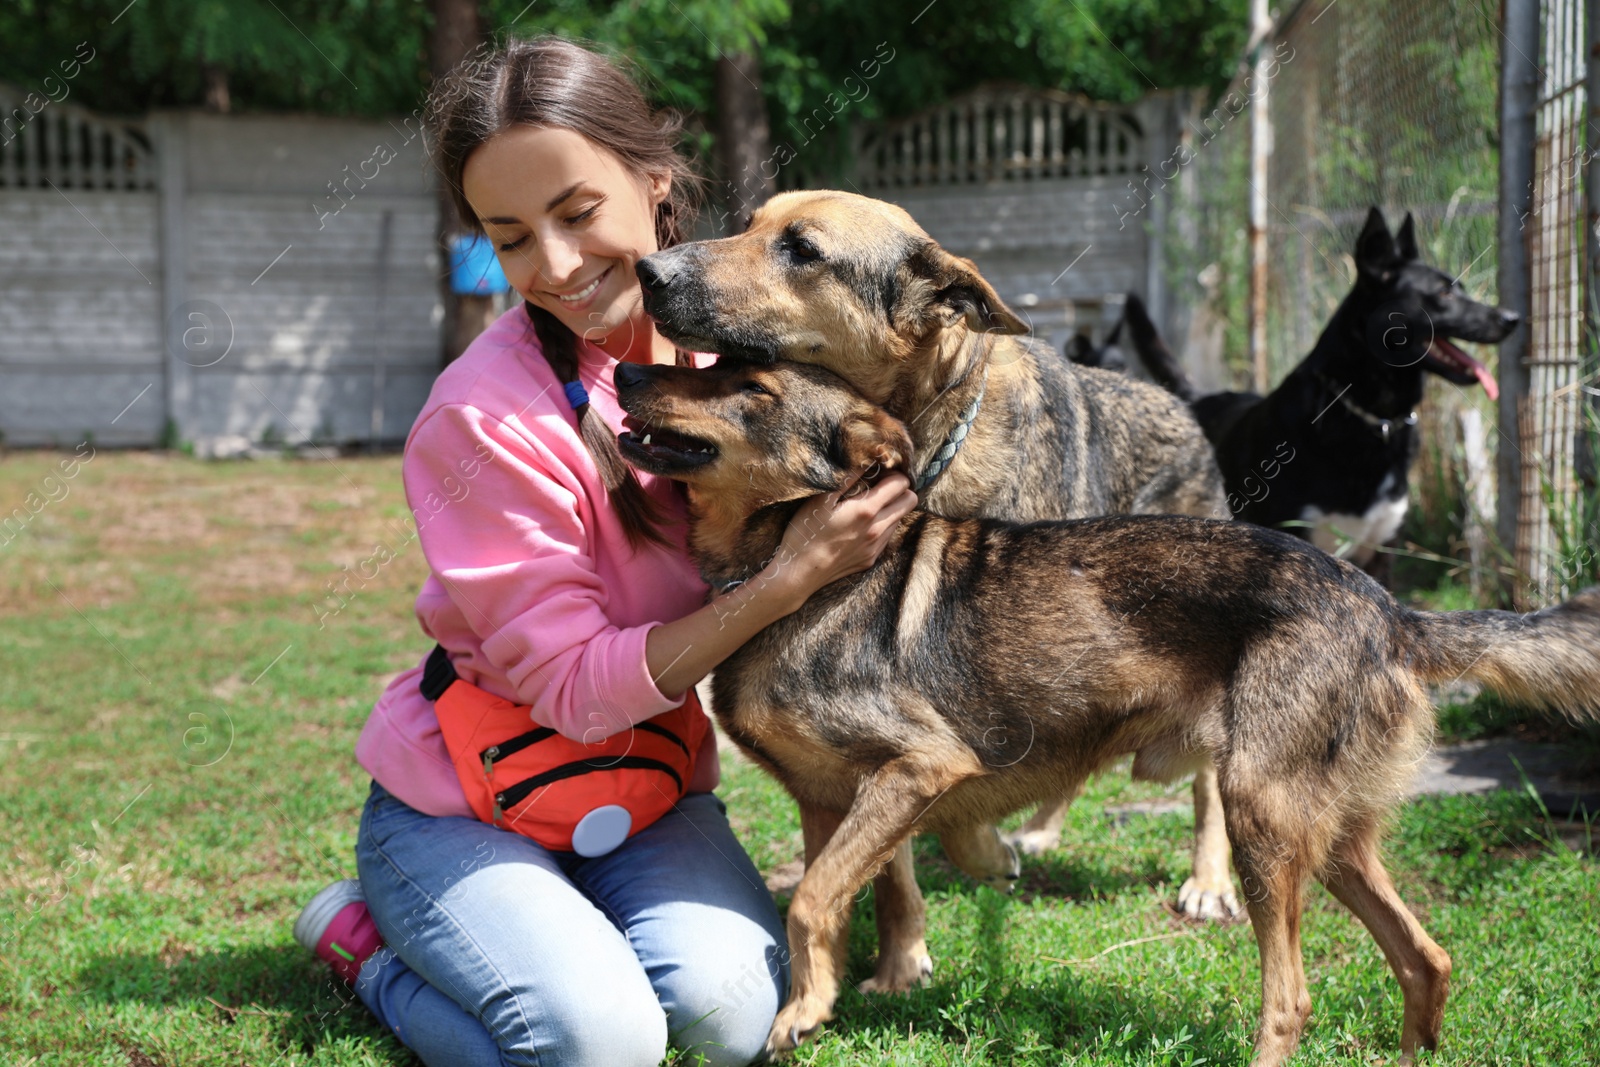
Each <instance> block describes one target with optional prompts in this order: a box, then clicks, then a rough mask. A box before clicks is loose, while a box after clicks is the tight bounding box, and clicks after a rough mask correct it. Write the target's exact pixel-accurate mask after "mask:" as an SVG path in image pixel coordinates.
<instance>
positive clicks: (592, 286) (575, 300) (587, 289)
mask: <svg viewBox="0 0 1600 1067" xmlns="http://www.w3.org/2000/svg"><path fill="white" fill-rule="evenodd" d="M614 270H616V267H607V268H606V269H605V270H603V271H601V272H600V276H599V277H598V278H596V279H595V280H594V281H592V282H590V283H589V284H588V285H586V286H584V287H583V288H582V289H579V290H578V291H577V292H576V293H573V294H572V295H571V296H562V295H560V294H559V293H551V294H550V295H551V296H553V297H555V298H556V299H557V300H559V301H561V302H562V303H563V304H581V303H583V302H584V301H585V300H587V299H589V298H590V297H591V296H593V295H594V292H595V290H596V289H598V288H600V283H601V282H603V281H605V280H606V279H607V278H609V277H611V272H612V271H614Z"/></svg>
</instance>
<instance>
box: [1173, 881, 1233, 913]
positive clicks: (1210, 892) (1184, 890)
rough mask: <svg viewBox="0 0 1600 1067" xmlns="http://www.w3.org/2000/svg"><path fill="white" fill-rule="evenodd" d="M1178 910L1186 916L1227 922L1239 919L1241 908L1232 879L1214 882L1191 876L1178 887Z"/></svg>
mask: <svg viewBox="0 0 1600 1067" xmlns="http://www.w3.org/2000/svg"><path fill="white" fill-rule="evenodd" d="M1178 910H1179V911H1180V912H1182V913H1183V915H1184V917H1185V918H1189V919H1198V920H1201V921H1202V922H1225V921H1227V920H1229V919H1237V918H1238V917H1239V912H1240V910H1241V909H1240V907H1239V898H1238V897H1236V896H1235V895H1234V893H1233V883H1232V882H1231V881H1228V880H1227V879H1223V880H1221V881H1220V882H1215V883H1212V882H1203V881H1200V880H1199V879H1196V878H1190V879H1189V880H1188V881H1186V882H1184V883H1183V885H1182V886H1181V887H1180V888H1179V889H1178Z"/></svg>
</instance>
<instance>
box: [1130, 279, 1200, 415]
mask: <svg viewBox="0 0 1600 1067" xmlns="http://www.w3.org/2000/svg"><path fill="white" fill-rule="evenodd" d="M1122 321H1123V322H1126V323H1127V324H1128V335H1129V336H1130V337H1131V338H1132V339H1133V347H1134V350H1135V351H1137V352H1138V353H1139V359H1140V360H1141V361H1142V362H1143V363H1144V365H1145V369H1146V370H1148V371H1149V372H1150V376H1151V377H1152V378H1154V379H1155V380H1156V381H1157V382H1159V383H1160V384H1161V385H1162V386H1163V387H1165V388H1166V390H1167V392H1169V393H1172V394H1173V395H1175V396H1176V397H1177V398H1178V399H1179V400H1182V401H1183V402H1184V403H1185V404H1189V403H1193V402H1194V399H1195V397H1197V396H1199V395H1200V392H1199V390H1197V389H1196V388H1195V387H1194V383H1193V382H1191V381H1190V380H1189V376H1188V375H1187V374H1185V373H1183V368H1182V367H1180V366H1178V359H1177V357H1176V356H1174V355H1173V354H1172V349H1170V348H1168V347H1167V343H1166V342H1165V341H1163V340H1162V339H1161V334H1160V333H1158V332H1157V331H1156V324H1155V323H1153V322H1151V321H1150V312H1149V311H1147V310H1146V309H1145V306H1144V301H1143V300H1140V299H1139V296H1138V294H1137V293H1129V294H1128V298H1127V300H1126V301H1125V302H1124V303H1123V305H1122Z"/></svg>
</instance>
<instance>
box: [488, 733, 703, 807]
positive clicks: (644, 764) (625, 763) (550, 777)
mask: <svg viewBox="0 0 1600 1067" xmlns="http://www.w3.org/2000/svg"><path fill="white" fill-rule="evenodd" d="M668 736H672V735H671V733H670V732H669V733H668ZM674 740H676V738H675V737H674ZM678 743H679V744H680V745H682V744H683V742H681V741H679V742H678ZM685 751H687V746H685ZM624 770H640V771H660V772H662V773H663V774H666V775H670V776H671V778H672V780H673V781H674V782H675V783H677V786H678V793H679V794H680V795H681V794H682V793H683V776H682V775H680V774H679V773H678V772H677V771H676V770H674V769H673V768H672V767H671V765H669V764H666V763H662V762H661V761H660V760H658V759H651V758H649V757H648V756H614V757H605V756H601V757H598V758H596V759H584V760H574V761H573V762H572V763H563V764H562V765H561V766H559V767H552V768H551V769H550V770H548V771H544V772H541V773H539V774H536V775H534V776H533V777H532V778H524V779H523V780H522V781H520V782H518V783H516V784H515V785H510V786H507V787H506V788H505V789H503V790H501V791H500V792H498V793H496V794H495V797H494V822H495V823H497V824H498V823H499V822H500V816H501V815H502V814H503V813H504V812H505V810H506V809H507V808H514V807H516V806H517V805H518V804H520V803H521V802H522V801H523V800H525V799H527V796H528V794H529V793H532V792H533V791H534V790H535V789H538V788H539V787H541V786H546V785H549V784H550V783H551V782H559V781H561V780H562V779H564V778H576V777H577V776H578V775H580V774H588V773H590V772H591V771H624Z"/></svg>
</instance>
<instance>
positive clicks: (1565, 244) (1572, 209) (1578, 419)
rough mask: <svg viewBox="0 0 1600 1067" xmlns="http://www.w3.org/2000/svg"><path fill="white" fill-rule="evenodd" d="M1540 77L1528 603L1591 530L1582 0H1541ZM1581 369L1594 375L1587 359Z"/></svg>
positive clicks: (1573, 578)
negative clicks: (1583, 461)
mask: <svg viewBox="0 0 1600 1067" xmlns="http://www.w3.org/2000/svg"><path fill="white" fill-rule="evenodd" d="M1541 6H1542V8H1543V11H1542V15H1543V18H1542V26H1541V32H1540V39H1541V48H1540V53H1541V54H1540V55H1539V56H1538V57H1537V59H1538V63H1539V67H1540V68H1541V75H1542V76H1541V85H1540V89H1539V96H1538V100H1537V103H1536V110H1535V135H1536V138H1537V139H1536V142H1535V145H1534V183H1533V205H1532V208H1533V209H1532V212H1531V213H1530V216H1529V218H1528V219H1527V220H1526V221H1525V223H1524V225H1525V227H1526V228H1527V231H1528V245H1529V247H1528V252H1529V261H1530V267H1531V274H1532V286H1531V292H1530V297H1531V300H1530V304H1531V312H1532V314H1531V316H1530V323H1529V325H1530V327H1531V335H1530V336H1529V339H1528V353H1527V364H1528V393H1527V395H1526V396H1524V397H1522V398H1521V401H1520V403H1521V408H1520V409H1519V411H1518V423H1519V427H1520V437H1521V440H1520V441H1519V442H1518V443H1517V447H1518V448H1520V449H1521V451H1522V459H1523V462H1522V485H1521V486H1520V489H1519V492H1520V497H1521V505H1520V506H1519V507H1518V509H1517V543H1516V565H1517V570H1518V571H1519V572H1520V573H1522V574H1526V575H1528V576H1529V578H1530V579H1531V586H1532V588H1531V589H1530V590H1529V593H1528V596H1527V600H1528V603H1529V604H1534V603H1547V602H1549V601H1550V600H1553V599H1557V598H1559V597H1563V596H1566V595H1568V594H1569V593H1570V592H1572V588H1571V587H1572V585H1573V584H1575V582H1577V581H1578V580H1579V579H1581V578H1582V577H1583V576H1584V572H1585V570H1586V569H1592V567H1591V568H1586V567H1585V566H1584V562H1585V556H1586V555H1587V554H1590V553H1592V546H1588V545H1585V544H1584V543H1583V542H1584V540H1585V535H1586V534H1587V533H1588V532H1589V530H1590V522H1589V518H1590V516H1589V515H1587V514H1586V512H1588V511H1591V510H1592V507H1591V506H1587V505H1588V502H1587V501H1586V500H1585V494H1583V493H1582V492H1581V490H1580V487H1579V484H1578V478H1577V472H1576V467H1575V460H1576V458H1577V456H1578V454H1579V453H1580V452H1581V451H1582V446H1583V445H1584V443H1585V437H1586V434H1585V433H1584V430H1585V428H1584V426H1583V425H1582V416H1583V414H1584V410H1585V405H1584V404H1583V402H1582V397H1583V395H1584V394H1583V391H1582V388H1581V385H1582V383H1583V380H1584V377H1585V376H1584V374H1583V371H1584V369H1585V368H1584V366H1583V364H1584V362H1585V360H1584V354H1585V348H1586V344H1587V341H1586V338H1585V330H1584V312H1585V308H1584V278H1583V274H1584V273H1585V272H1584V261H1585V259H1586V256H1585V249H1584V233H1585V230H1586V226H1585V224H1584V220H1585V208H1584V185H1585V182H1584V164H1585V161H1586V153H1585V145H1584V117H1585V110H1586V103H1587V96H1588V94H1587V92H1586V82H1587V77H1588V70H1587V56H1586V53H1587V51H1588V50H1587V48H1586V47H1585V42H1586V41H1587V40H1588V34H1587V26H1586V25H1585V18H1584V8H1585V6H1586V5H1585V3H1584V0H1544V3H1543V4H1542V5H1541ZM1590 362H1591V366H1590V367H1588V368H1587V369H1588V370H1589V372H1590V373H1589V375H1588V378H1589V379H1590V382H1591V384H1592V382H1593V379H1594V373H1593V372H1594V367H1593V366H1592V360H1591V361H1590Z"/></svg>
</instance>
